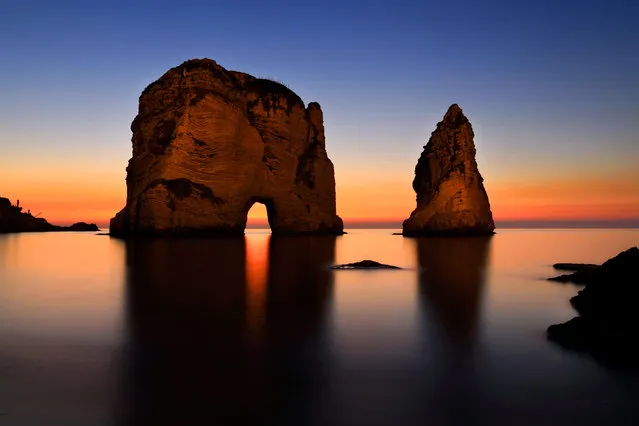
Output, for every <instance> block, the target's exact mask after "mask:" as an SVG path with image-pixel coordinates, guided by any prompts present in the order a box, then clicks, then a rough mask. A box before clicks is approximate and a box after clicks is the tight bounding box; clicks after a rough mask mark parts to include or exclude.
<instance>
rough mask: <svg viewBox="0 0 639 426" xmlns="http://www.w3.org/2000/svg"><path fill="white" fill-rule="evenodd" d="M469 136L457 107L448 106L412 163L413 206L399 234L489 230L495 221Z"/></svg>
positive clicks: (470, 130) (468, 127) (486, 232)
mask: <svg viewBox="0 0 639 426" xmlns="http://www.w3.org/2000/svg"><path fill="white" fill-rule="evenodd" d="M473 137H474V133H473V128H472V126H471V124H470V122H469V121H468V119H467V118H466V116H465V115H464V113H463V112H462V110H461V108H459V106H458V105H457V104H453V105H451V107H450V108H449V109H448V112H446V115H445V116H444V119H443V120H442V121H441V122H439V123H438V124H437V128H436V129H435V131H434V132H433V133H432V134H431V137H430V140H429V141H428V143H427V144H426V146H425V147H424V152H422V155H421V157H420V158H419V161H418V162H417V166H416V167H415V179H414V180H413V189H414V190H415V192H416V193H417V207H416V208H415V210H414V211H413V212H412V213H411V215H410V217H409V218H408V219H406V220H405V221H404V224H403V234H404V235H409V236H410V235H433V234H434V235H437V234H442V235H489V234H492V233H493V231H494V229H495V223H494V222H493V215H492V213H491V211H490V203H489V202H488V195H487V194H486V190H485V189H484V184H483V178H482V177H481V175H480V174H479V170H478V169H477V162H476V161H475V143H474V142H473Z"/></svg>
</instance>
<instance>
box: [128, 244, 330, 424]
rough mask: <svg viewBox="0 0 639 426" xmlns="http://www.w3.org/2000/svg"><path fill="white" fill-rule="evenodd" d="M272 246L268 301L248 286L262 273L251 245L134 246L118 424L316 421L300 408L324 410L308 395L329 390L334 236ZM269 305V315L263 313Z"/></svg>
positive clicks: (130, 253)
mask: <svg viewBox="0 0 639 426" xmlns="http://www.w3.org/2000/svg"><path fill="white" fill-rule="evenodd" d="M267 240H268V239H265V240H264V243H265V244H268V246H267V247H266V246H265V247H264V250H267V251H268V255H267V257H266V258H267V259H268V268H267V270H268V280H267V283H266V290H265V294H266V296H265V297H264V296H260V295H258V296H259V297H256V295H255V294H254V292H255V291H256V289H257V290H259V291H260V292H263V291H264V289H261V288H260V287H259V283H257V287H256V283H254V282H249V281H252V280H256V279H257V280H260V277H261V276H262V275H263V272H260V271H257V272H256V273H247V272H248V271H247V268H246V265H247V263H246V261H247V253H246V243H245V239H244V238H242V237H240V238H226V239H171V240H138V241H130V242H128V243H127V264H128V270H129V272H128V283H127V292H128V293H127V306H126V311H127V312H126V317H127V345H126V348H125V353H124V357H125V360H124V367H123V374H122V382H121V386H120V398H121V403H120V404H119V406H120V407H121V410H120V412H119V415H118V419H119V422H118V424H121V425H139V424H153V425H162V424H171V425H174V424H227V423H246V422H249V421H253V420H260V419H261V420H263V419H266V418H269V419H274V420H277V421H279V423H291V424H293V423H295V419H296V418H298V416H304V417H309V413H308V410H311V411H312V410H314V408H313V407H308V406H304V405H303V404H301V401H315V402H317V403H319V401H320V400H321V398H319V395H317V397H309V393H313V394H314V395H315V394H316V393H317V391H318V390H319V389H320V388H322V387H323V386H322V383H321V380H322V377H323V376H322V374H321V370H320V369H319V366H320V365H321V364H322V363H321V360H318V359H317V354H318V353H320V352H318V351H317V349H316V347H317V345H319V344H321V340H322V334H321V333H318V331H321V330H322V329H323V323H324V322H325V320H326V318H325V316H326V310H327V306H328V305H329V303H330V300H329V299H330V295H331V286H332V281H331V275H330V274H329V273H327V272H326V270H325V268H324V267H325V265H327V264H330V263H332V262H333V260H334V259H333V257H334V252H335V237H320V238H318V237H313V238H311V237H272V238H270V240H268V243H267ZM253 249H254V248H253V247H252V248H251V250H253ZM250 266H251V267H260V261H258V262H257V266H256V263H255V262H251V264H250ZM262 267H263V265H262ZM247 278H248V280H247ZM252 292H253V293H252ZM260 300H262V301H263V303H265V306H263V307H259V306H256V303H259V301H260ZM256 312H257V313H258V315H260V316H263V317H264V318H263V321H257V322H256V321H255V318H253V316H254V315H256ZM309 348H314V349H313V350H311V351H308V349H309ZM309 353H310V354H313V355H314V356H308V354H309ZM310 417H311V418H312V416H310Z"/></svg>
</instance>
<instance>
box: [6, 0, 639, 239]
mask: <svg viewBox="0 0 639 426" xmlns="http://www.w3.org/2000/svg"><path fill="white" fill-rule="evenodd" d="M637 22H639V4H638V3H637V2H634V1H622V2H615V3H612V2H608V1H586V0H582V1H562V2H557V1H546V0H540V1H530V2H512V1H509V2H501V1H477V0H474V1H470V0H460V1H456V2H449V1H437V2H431V1H426V0H421V1H399V0H394V1H375V0H367V1H361V0H357V1H348V2H346V1H343V0H341V1H332V0H331V1H310V2H300V1H278V0H273V1H269V2H263V1H253V0H247V1H243V2H232V1H227V2H212V1H202V2H193V1H183V2H176V1H171V2H161V1H135V2H133V1H127V2H119V1H109V0H104V1H92V0H91V1H89V0H87V1H64V0H61V1H55V2H54V1H28V0H22V1H3V2H2V9H1V10H0V58H1V59H0V128H1V129H2V132H1V133H0V196H5V197H9V198H11V199H12V200H14V201H15V200H16V199H20V200H21V205H23V206H25V208H28V209H30V210H31V211H32V213H34V214H36V213H42V216H44V217H46V218H47V219H48V220H49V221H50V222H54V223H60V224H64V223H69V222H75V221H79V220H84V221H92V222H97V223H99V224H103V225H104V224H107V223H108V220H109V218H110V217H112V216H113V215H114V214H115V212H116V211H118V210H120V209H121V208H122V207H123V206H124V203H125V198H126V194H125V192H126V188H125V182H124V178H125V167H126V163H127V161H128V159H129V157H130V156H131V140H130V139H131V132H130V130H129V126H130V123H131V121H132V120H133V118H134V117H135V115H136V112H137V102H138V97H139V95H140V92H141V91H142V89H144V87H146V86H147V85H148V84H149V83H151V82H152V81H154V80H156V79H157V78H159V77H160V76H161V75H162V74H163V73H164V72H165V71H166V70H168V69H169V68H171V67H173V66H176V65H178V64H180V63H181V62H183V61H185V60H187V59H190V58H195V57H198V58H202V57H209V58H212V59H214V60H216V61H217V62H218V63H220V64H221V65H222V66H224V67H225V68H227V69H233V70H240V71H244V72H248V73H250V74H253V75H255V76H259V77H266V78H272V79H277V80H280V81H283V82H285V83H286V84H287V85H288V86H289V87H291V88H292V89H293V90H294V91H295V92H296V93H298V94H299V95H300V96H301V97H302V98H303V99H304V100H305V102H307V103H308V102H311V101H317V102H319V103H320V104H321V105H322V109H323V110H324V118H325V126H326V146H327V151H328V153H329V156H330V158H331V159H332V161H333V163H334V164H335V171H336V181H337V209H338V214H339V215H340V216H341V217H342V218H344V220H345V222H346V226H347V227H348V225H349V223H356V222H362V221H390V222H397V223H398V224H399V222H400V221H401V220H403V219H404V218H406V217H408V215H409V214H410V212H411V211H412V209H413V208H414V206H415V194H414V192H413V190H412V187H411V182H412V179H413V173H414V167H415V163H416V162H417V159H418V157H419V155H420V153H421V151H422V147H423V145H425V144H426V142H427V140H428V137H429V135H430V133H431V132H432V131H433V130H434V128H435V125H436V123H437V122H438V121H440V120H441V118H442V117H443V114H444V113H445V111H446V110H447V109H448V107H449V105H450V104H451V103H458V104H459V105H460V106H461V108H462V109H463V110H464V112H465V114H466V115H467V116H468V118H469V119H470V121H471V123H472V124H473V128H474V131H475V144H476V146H477V151H478V154H477V161H478V163H479V169H480V171H481V173H482V175H483V176H484V179H485V186H486V189H487V191H488V195H489V198H490V202H491V206H492V210H493V215H494V217H495V219H496V221H497V222H499V221H502V222H503V221H509V220H586V219H588V220H594V219H597V220H610V219H639V166H638V164H639V131H638V127H637V126H638V119H639V82H638V81H637V76H639V53H638V52H639V25H637ZM264 212H265V211H264V210H263V209H262V210H260V211H259V213H255V214H254V215H260V214H264ZM498 224H499V223H498Z"/></svg>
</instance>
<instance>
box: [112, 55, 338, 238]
mask: <svg viewBox="0 0 639 426" xmlns="http://www.w3.org/2000/svg"><path fill="white" fill-rule="evenodd" d="M131 130H132V131H133V137H132V142H133V156H132V158H131V159H130V160H129V165H128V167H127V178H126V182H127V202H126V206H125V207H124V209H123V210H122V211H120V212H119V213H118V214H117V215H116V216H115V217H114V218H113V219H112V220H111V230H110V232H111V234H112V235H118V236H126V235H131V234H151V235H185V234H195V235H203V234H242V233H243V232H244V228H245V225H246V218H247V213H248V211H249V209H250V208H251V206H252V205H253V204H254V203H256V202H258V203H263V204H265V205H266V209H267V213H268V219H269V224H270V226H271V229H272V231H273V233H304V234H308V233H327V234H339V233H342V231H343V224H342V220H341V219H340V218H339V217H338V216H337V214H336V211H335V177H334V171H333V164H332V163H331V161H330V160H329V158H328V156H327V154H326V149H325V140H324V124H323V115H322V109H321V108H320V105H319V104H317V103H310V104H309V105H308V106H306V105H305V104H304V102H303V101H302V99H300V97H299V96H297V95H296V94H295V93H294V92H293V91H291V90H290V89H288V88H287V87H286V86H284V85H283V84H280V83H277V82H274V81H270V80H265V79H260V78H255V77H253V76H251V75H248V74H244V73H241V72H236V71H228V70H226V69H224V68H223V67H221V66H220V65H218V64H217V63H216V62H215V61H212V60H210V59H201V60H200V59H194V60H190V61H187V62H185V63H183V64H182V65H180V66H178V67H175V68H172V69H170V70H169V71H168V72H166V73H165V74H164V75H163V76H162V77H161V78H160V79H159V80H157V81H156V82H154V83H152V84H151V85H149V86H148V87H147V88H146V89H145V90H144V91H143V92H142V95H141V96H140V104H139V111H138V115H137V117H135V120H133V123H132V124H131Z"/></svg>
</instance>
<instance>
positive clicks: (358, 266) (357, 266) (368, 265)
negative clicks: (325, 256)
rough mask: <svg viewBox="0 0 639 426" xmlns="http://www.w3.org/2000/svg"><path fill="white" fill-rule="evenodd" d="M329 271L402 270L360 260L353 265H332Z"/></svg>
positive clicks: (397, 267)
mask: <svg viewBox="0 0 639 426" xmlns="http://www.w3.org/2000/svg"><path fill="white" fill-rule="evenodd" d="M330 269H402V268H400V267H399V266H393V265H385V264H383V263H379V262H375V261H374V260H368V259H367V260H362V261H359V262H354V263H345V264H343V265H333V266H331V267H330Z"/></svg>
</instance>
